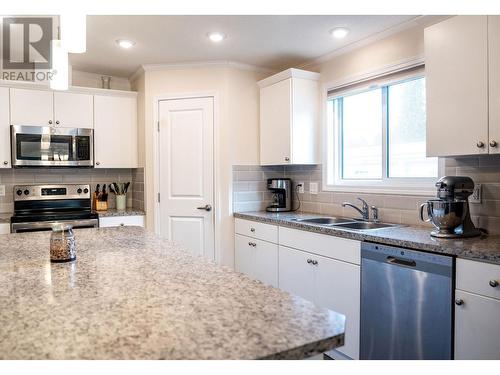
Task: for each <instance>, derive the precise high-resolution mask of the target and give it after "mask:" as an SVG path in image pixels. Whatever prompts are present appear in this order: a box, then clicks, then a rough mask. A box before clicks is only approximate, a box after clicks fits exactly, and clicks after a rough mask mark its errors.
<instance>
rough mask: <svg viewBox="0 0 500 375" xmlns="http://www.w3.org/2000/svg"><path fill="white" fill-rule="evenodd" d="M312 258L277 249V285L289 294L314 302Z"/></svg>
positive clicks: (284, 249)
mask: <svg viewBox="0 0 500 375" xmlns="http://www.w3.org/2000/svg"><path fill="white" fill-rule="evenodd" d="M312 258H313V256H312V255H311V254H309V253H306V252H304V251H300V250H295V249H291V248H289V247H285V246H280V247H279V267H278V276H279V282H278V285H279V287H280V289H283V290H285V291H287V292H289V293H291V294H295V295H297V296H300V297H302V298H305V299H307V300H309V301H312V302H314V271H315V268H314V267H315V266H314V265H313V264H312V263H311V262H310V261H311V260H312Z"/></svg>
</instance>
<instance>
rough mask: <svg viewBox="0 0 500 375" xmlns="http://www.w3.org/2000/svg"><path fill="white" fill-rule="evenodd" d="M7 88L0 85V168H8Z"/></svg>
mask: <svg viewBox="0 0 500 375" xmlns="http://www.w3.org/2000/svg"><path fill="white" fill-rule="evenodd" d="M10 167H11V165H10V121H9V89H8V87H0V168H10Z"/></svg>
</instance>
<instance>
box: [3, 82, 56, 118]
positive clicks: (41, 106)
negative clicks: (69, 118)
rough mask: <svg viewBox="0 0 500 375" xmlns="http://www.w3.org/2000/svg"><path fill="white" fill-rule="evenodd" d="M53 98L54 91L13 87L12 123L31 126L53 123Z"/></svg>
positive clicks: (11, 95)
mask: <svg viewBox="0 0 500 375" xmlns="http://www.w3.org/2000/svg"><path fill="white" fill-rule="evenodd" d="M53 99H54V96H53V93H52V91H46V90H31V89H17V88H11V89H10V120H11V124H12V125H29V126H50V125H53V124H54V101H53Z"/></svg>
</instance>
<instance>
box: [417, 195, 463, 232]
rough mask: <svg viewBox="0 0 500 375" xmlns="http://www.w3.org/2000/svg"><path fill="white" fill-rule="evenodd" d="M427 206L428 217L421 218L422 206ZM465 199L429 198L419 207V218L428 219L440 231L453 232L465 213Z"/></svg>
mask: <svg viewBox="0 0 500 375" xmlns="http://www.w3.org/2000/svg"><path fill="white" fill-rule="evenodd" d="M425 206H427V216H428V219H426V220H425V219H424V218H423V210H424V207H425ZM467 206H468V205H467V201H466V200H454V201H446V200H440V199H431V200H428V201H427V202H426V203H424V204H422V206H421V207H420V218H421V219H422V220H423V221H430V222H431V223H432V224H433V225H434V226H435V227H436V228H437V229H438V230H439V232H441V233H453V232H454V230H455V228H457V227H458V226H460V225H461V224H462V223H463V221H464V219H465V217H466V215H467Z"/></svg>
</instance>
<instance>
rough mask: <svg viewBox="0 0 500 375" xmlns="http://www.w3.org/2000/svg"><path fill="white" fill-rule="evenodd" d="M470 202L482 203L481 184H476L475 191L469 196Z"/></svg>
mask: <svg viewBox="0 0 500 375" xmlns="http://www.w3.org/2000/svg"><path fill="white" fill-rule="evenodd" d="M469 203H481V184H475V185H474V192H473V193H472V195H471V196H470V197H469Z"/></svg>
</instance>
